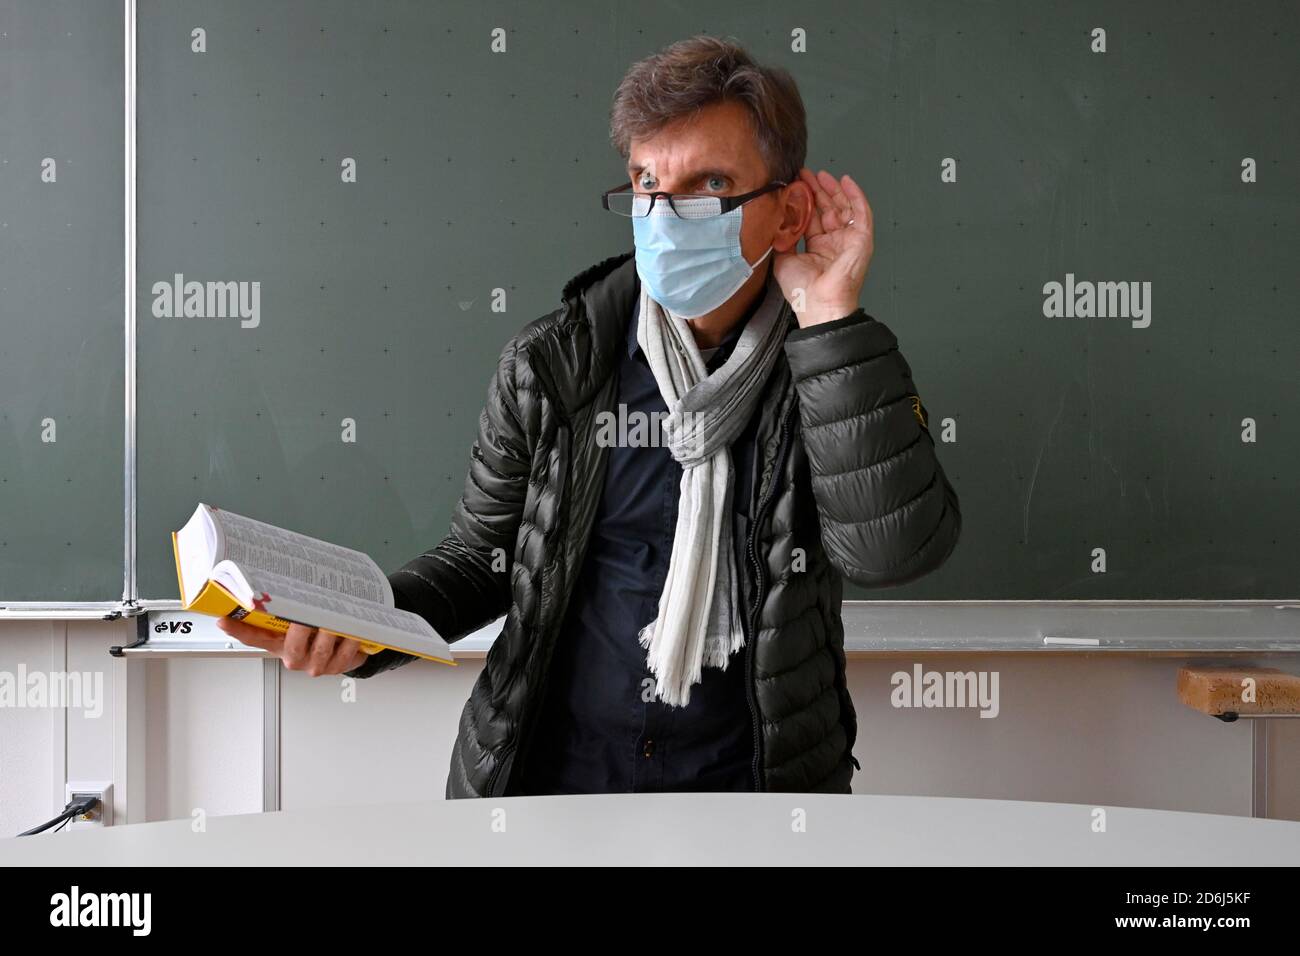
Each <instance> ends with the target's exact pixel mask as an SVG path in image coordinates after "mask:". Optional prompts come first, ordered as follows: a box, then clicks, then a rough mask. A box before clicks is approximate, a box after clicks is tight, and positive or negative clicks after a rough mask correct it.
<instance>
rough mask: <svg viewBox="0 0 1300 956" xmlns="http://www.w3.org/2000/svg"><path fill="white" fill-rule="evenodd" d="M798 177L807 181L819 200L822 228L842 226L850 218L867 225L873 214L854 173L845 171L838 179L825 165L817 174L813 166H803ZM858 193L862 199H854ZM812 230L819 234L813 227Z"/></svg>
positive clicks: (810, 231)
mask: <svg viewBox="0 0 1300 956" xmlns="http://www.w3.org/2000/svg"><path fill="white" fill-rule="evenodd" d="M799 177H800V178H801V179H802V180H803V181H804V182H805V183H807V184H808V188H809V189H811V190H812V193H813V199H815V200H816V202H817V212H818V213H819V214H820V216H821V228H820V230H819V231H820V232H830V231H832V230H835V229H842V228H843V227H845V226H847V225H848V222H849V220H850V219H852V220H854V223H853V225H854V226H857V225H859V224H862V225H864V226H866V225H867V221H868V219H869V218H870V215H871V211H870V207H868V206H867V197H866V196H865V195H864V194H863V192H862V190H861V189H859V188H858V184H857V183H855V182H854V181H853V178H852V177H851V176H849V175H847V174H845V175H844V176H843V177H841V178H840V179H836V178H835V177H834V176H832V175H831V174H830V173H828V172H826V170H824V169H823V170H820V171H819V172H818V173H817V174H816V175H813V173H812V171H811V170H808V169H804V170H801V171H800V173H799ZM855 197H860V202H858V201H855ZM850 228H851V227H850ZM809 233H810V234H813V235H816V233H814V232H813V231H812V230H811V229H809Z"/></svg>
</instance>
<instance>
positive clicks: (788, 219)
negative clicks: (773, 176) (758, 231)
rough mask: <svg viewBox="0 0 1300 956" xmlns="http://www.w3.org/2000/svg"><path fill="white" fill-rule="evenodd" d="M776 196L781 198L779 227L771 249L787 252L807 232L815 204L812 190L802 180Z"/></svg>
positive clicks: (793, 247)
mask: <svg viewBox="0 0 1300 956" xmlns="http://www.w3.org/2000/svg"><path fill="white" fill-rule="evenodd" d="M778 195H780V196H781V197H782V204H781V226H780V228H779V229H778V230H777V233H776V236H775V238H774V239H773V240H772V249H773V251H775V252H789V251H790V250H791V249H795V248H796V247H797V246H798V245H799V240H800V239H802V238H803V234H804V233H805V232H807V231H808V223H810V222H811V221H812V217H813V209H814V208H815V203H814V201H813V194H812V190H811V189H809V188H808V184H807V183H805V182H803V180H796V181H795V182H793V183H791V184H790V185H789V186H787V187H785V189H784V190H783V191H782V192H781V193H778Z"/></svg>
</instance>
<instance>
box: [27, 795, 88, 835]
mask: <svg viewBox="0 0 1300 956" xmlns="http://www.w3.org/2000/svg"><path fill="white" fill-rule="evenodd" d="M97 806H99V797H80V798H78V799H76V800H73V801H71V802H70V803H69V804H68V805H67V806H66V807H64V808H63V812H62V813H60V814H59V815H58V816H57V817H55V818H54V819H53V820H47V821H46V822H45V823H42V824H41V825H40V826H38V827H32V828H31V829H30V830H24V831H23V832H22V833H20V834H18V835H19V836H32V835H33V834H36V833H44V832H45V831H46V830H48V829H49V828H50V827H52V826H55V825H57V824H58V823H59V822H60V821H62V822H63V823H64V824H65V825H66V824H67V822H68V821H69V820H71V819H72V818H73V817H77V816H80V815H81V814H83V813H89V812H90V811H91V810H93V809H95V807H97ZM60 829H62V827H60Z"/></svg>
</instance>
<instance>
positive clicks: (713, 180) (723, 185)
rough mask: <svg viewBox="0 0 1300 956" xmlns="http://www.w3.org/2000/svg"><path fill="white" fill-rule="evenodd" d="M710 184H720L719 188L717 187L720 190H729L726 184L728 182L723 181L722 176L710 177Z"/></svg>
mask: <svg viewBox="0 0 1300 956" xmlns="http://www.w3.org/2000/svg"><path fill="white" fill-rule="evenodd" d="M709 182H711V183H718V184H719V186H718V187H717V188H718V189H726V188H727V186H726V182H727V181H726V180H725V179H723V178H722V177H721V176H710V177H709Z"/></svg>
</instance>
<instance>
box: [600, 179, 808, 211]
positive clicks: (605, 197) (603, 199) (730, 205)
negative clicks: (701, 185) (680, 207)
mask: <svg viewBox="0 0 1300 956" xmlns="http://www.w3.org/2000/svg"><path fill="white" fill-rule="evenodd" d="M632 185H633V184H632V183H623V184H622V185H621V186H615V187H614V188H613V189H607V190H605V191H604V192H603V193H601V194H600V204H601V206H602V207H603V208H605V209H608V210H609V211H610V212H615V210H613V209H609V197H610V196H611V195H613V194H614V193H621V192H623V191H624V190H628V189H631V188H632ZM788 185H790V184H789V183H787V182H785V181H783V180H780V179H774V180H772V182H770V183H768V184H767V185H766V186H764V187H763V188H762V189H755V190H754V191H753V192H749V193H743V194H742V195H739V196H710V195H709V194H708V193H668V192H664V191H662V190H659V191H656V192H652V193H638V194H637V195H639V196H649V197H650V206H649V208H647V209H646V211H645V214H646V216H648V215H650V214H651V213H652V212H654V209H655V203H656V202H657V201H658V200H659V197H660V196H663V197H664V198H665V199H667V200H668V208H669V209H671V210H672V211H673V215H674V216H677V217H678V218H679V219H682V218H687V217H684V216H682V214H681V213H679V212H678V211H677V207H676V206H675V205H673V196H679V197H682V198H690V199H703V198H709V199H717V200H720V201H721V203H722V212H720V213H718V215H719V216H723V215H726V214H727V213H729V212H731V210H733V209H735V208H736V207H737V206H742V205H744V204H745V203H747V202H749V201H750V200H751V199H757V198H758V197H759V196H762V195H763V194H764V193H770V192H771V191H772V190H773V189H780V188H781V187H782V186H788ZM616 215H622V213H616ZM624 218H627V219H643V218H645V217H644V216H626V217H624ZM689 218H692V219H698V218H700V217H698V216H691V217H689ZM705 218H708V219H712V218H714V217H712V216H707V217H705Z"/></svg>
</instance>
